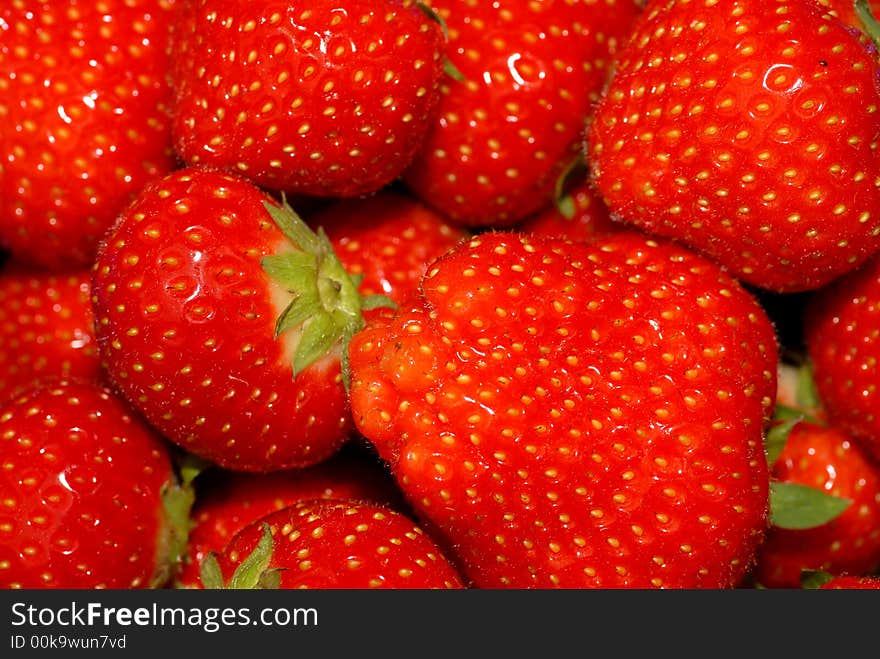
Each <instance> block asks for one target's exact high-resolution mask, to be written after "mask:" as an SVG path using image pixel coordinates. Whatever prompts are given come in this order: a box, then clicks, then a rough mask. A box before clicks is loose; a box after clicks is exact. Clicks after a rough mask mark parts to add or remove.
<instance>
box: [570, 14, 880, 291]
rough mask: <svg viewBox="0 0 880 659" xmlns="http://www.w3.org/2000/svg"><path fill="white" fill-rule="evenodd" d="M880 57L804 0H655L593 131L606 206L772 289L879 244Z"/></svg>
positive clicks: (839, 265)
mask: <svg viewBox="0 0 880 659" xmlns="http://www.w3.org/2000/svg"><path fill="white" fill-rule="evenodd" d="M878 106H880V62H878V54H877V49H876V48H875V47H874V46H873V45H872V44H870V42H869V40H868V38H867V37H866V36H865V35H863V34H859V33H857V32H856V31H854V30H852V29H850V28H848V27H846V26H844V25H843V24H842V23H840V22H839V21H836V20H834V19H833V18H831V17H829V16H827V15H823V13H822V11H821V10H820V9H819V8H817V7H816V5H815V4H814V3H810V2H803V1H802V0H773V1H772V2H769V3H768V2H767V1H766V0H718V1H714V0H713V1H712V2H692V1H690V0H653V1H652V2H649V3H648V5H647V6H646V8H645V10H644V12H643V13H642V15H641V16H640V17H639V20H638V22H637V25H636V27H635V29H634V31H633V34H632V36H631V38H630V39H629V40H628V41H627V42H626V43H625V44H624V45H623V46H622V47H621V49H620V52H619V58H618V61H617V66H616V67H615V72H614V76H613V78H612V80H611V81H610V83H609V85H608V86H607V87H606V89H605V91H604V93H603V96H602V99H601V100H600V101H599V103H598V105H597V108H596V111H595V113H594V115H593V119H592V121H591V123H590V128H589V131H588V133H587V138H586V139H587V150H588V151H587V158H588V161H589V163H590V166H591V169H592V177H593V180H594V182H595V184H596V186H597V187H598V189H599V191H600V193H601V194H602V196H603V197H604V198H605V200H606V202H607V204H608V206H609V208H610V210H611V212H612V213H613V214H614V215H616V216H619V217H620V219H621V220H622V221H624V222H627V223H630V224H632V225H633V226H636V227H639V228H641V229H643V230H645V231H647V232H649V233H654V234H658V235H663V236H667V237H670V238H674V239H676V240H679V241H681V242H683V243H685V244H687V245H689V246H690V247H692V248H693V249H696V250H698V251H701V252H702V253H703V254H704V255H707V256H709V257H710V258H712V259H713V260H715V261H716V262H718V263H719V264H721V265H722V266H724V267H726V268H727V269H728V270H729V271H730V272H731V274H733V275H735V276H737V277H739V278H740V279H742V280H743V281H745V282H747V283H750V284H752V285H754V286H757V287H761V288H765V289H768V290H773V291H777V292H795V291H803V290H812V289H816V288H819V287H820V286H822V285H823V284H825V283H828V282H830V281H831V280H832V279H834V278H835V277H837V276H840V275H841V274H843V273H845V272H848V271H850V270H852V269H853V268H855V267H857V266H858V265H859V264H860V263H862V262H864V261H865V260H867V259H868V258H869V257H870V256H871V255H872V254H874V253H876V252H877V251H878V250H880V213H878V212H877V209H878V208H880V177H878V174H877V172H878V170H880V151H878V149H877V142H878V139H880V117H878V114H877V112H876V109H877V107H878Z"/></svg>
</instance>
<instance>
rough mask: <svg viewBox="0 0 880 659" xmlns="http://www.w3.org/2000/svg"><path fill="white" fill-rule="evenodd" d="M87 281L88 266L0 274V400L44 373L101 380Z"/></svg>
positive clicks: (8, 270)
mask: <svg viewBox="0 0 880 659" xmlns="http://www.w3.org/2000/svg"><path fill="white" fill-rule="evenodd" d="M90 280H91V272H90V271H89V270H88V269H82V270H74V271H70V272H67V273H60V272H59V273H54V272H44V271H41V270H36V271H31V270H28V269H21V268H17V267H16V268H7V269H6V270H4V271H3V273H2V274H0V399H5V398H9V397H11V396H12V395H14V393H15V392H16V391H17V390H18V389H19V388H21V387H25V386H28V385H29V384H31V383H32V382H33V381H35V380H38V379H40V378H42V377H47V376H60V377H78V378H85V379H92V380H95V381H100V380H102V379H103V371H102V369H101V363H100V361H99V360H98V349H97V346H96V344H95V327H94V315H93V313H92V304H91V297H90V293H89V291H90Z"/></svg>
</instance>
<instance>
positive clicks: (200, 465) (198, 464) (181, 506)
mask: <svg viewBox="0 0 880 659" xmlns="http://www.w3.org/2000/svg"><path fill="white" fill-rule="evenodd" d="M207 464H208V463H206V462H205V461H204V460H202V459H201V458H198V457H197V456H195V455H192V454H189V453H185V452H180V454H179V455H175V471H176V474H175V477H174V478H173V479H172V480H169V481H168V482H166V483H165V485H164V487H163V488H162V492H161V496H162V513H163V514H162V526H161V528H160V531H159V543H158V558H157V561H156V564H157V566H158V569H157V571H156V573H155V574H154V575H153V578H152V579H151V582H150V586H151V587H152V588H162V587H164V586H166V585H167V584H169V583H171V581H172V579H173V578H174V577H175V576H176V572H177V569H178V568H179V566H180V565H181V564H182V561H183V560H184V556H185V555H186V550H187V546H188V542H189V532H190V529H191V528H192V517H191V512H192V507H193V504H194V503H195V500H196V490H195V485H194V483H193V481H194V479H195V477H196V476H198V474H199V473H201V472H202V471H203V470H204V469H205V467H206V466H207Z"/></svg>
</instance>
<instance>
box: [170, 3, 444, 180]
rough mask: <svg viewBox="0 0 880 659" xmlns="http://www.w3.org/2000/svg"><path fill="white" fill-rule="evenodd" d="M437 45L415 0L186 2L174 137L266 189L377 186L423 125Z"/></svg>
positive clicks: (433, 89)
mask: <svg viewBox="0 0 880 659" xmlns="http://www.w3.org/2000/svg"><path fill="white" fill-rule="evenodd" d="M231 31H232V33H234V34H235V38H234V39H230V32H231ZM233 53H234V55H233ZM442 55H443V34H442V30H441V28H440V25H439V24H438V23H437V22H435V21H434V20H432V19H430V18H429V17H428V16H427V15H426V14H425V13H424V12H423V11H422V10H421V9H419V8H418V7H417V6H416V3H415V2H413V1H412V0H354V1H350V2H339V1H338V0H317V1H314V0H310V1H309V2H301V1H298V2H289V3H277V2H269V1H268V0H258V1H254V0H223V1H222V2H213V1H212V2H207V1H204V0H203V1H198V0H192V1H190V0H187V1H186V2H184V3H183V12H182V17H181V19H180V20H179V22H178V25H177V29H176V38H175V46H174V63H175V65H174V69H173V73H172V79H173V84H174V89H175V108H174V124H173V125H174V136H175V147H176V149H177V152H178V153H179V154H180V155H181V157H182V158H183V159H184V160H185V161H186V162H187V163H189V164H201V165H206V166H210V167H216V168H221V169H224V170H227V171H230V172H233V173H235V174H238V175H241V176H245V177H248V178H249V179H250V180H252V181H254V182H255V183H257V184H258V185H260V186H262V187H266V188H269V189H272V190H279V191H285V192H295V193H302V194H308V195H315V196H322V197H325V196H329V197H349V196H356V195H359V194H364V193H369V192H374V191H376V190H378V189H379V188H381V187H383V186H384V185H386V184H388V183H390V182H391V181H392V180H393V179H395V178H396V177H397V176H398V175H399V174H400V173H401V171H402V170H403V169H404V168H405V167H406V166H407V165H408V164H409V162H410V161H411V160H412V158H413V156H414V154H415V151H416V149H417V148H418V145H419V143H420V142H421V140H422V137H423V135H424V133H425V131H426V130H427V127H428V118H429V117H431V116H432V115H433V112H434V108H435V106H436V104H437V100H438V98H439V84H440V78H441V76H442V74H443V73H442Z"/></svg>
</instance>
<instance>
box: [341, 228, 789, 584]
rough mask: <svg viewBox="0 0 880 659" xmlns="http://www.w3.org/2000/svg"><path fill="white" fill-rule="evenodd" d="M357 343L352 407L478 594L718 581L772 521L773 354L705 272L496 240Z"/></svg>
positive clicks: (579, 247)
mask: <svg viewBox="0 0 880 659" xmlns="http://www.w3.org/2000/svg"><path fill="white" fill-rule="evenodd" d="M419 300H420V301H419V302H414V303H411V304H409V305H407V306H401V307H400V308H399V309H398V311H397V312H396V315H395V316H394V317H392V318H390V319H389V318H383V319H377V320H374V321H372V322H371V323H370V324H369V325H368V327H367V328H366V329H365V330H363V331H362V332H360V333H358V334H357V335H356V336H355V337H354V339H353V341H352V343H351V346H350V363H351V373H352V380H351V382H352V384H351V405H352V413H353V416H354V419H355V422H356V424H357V425H358V428H359V429H360V431H361V432H362V433H363V434H364V436H365V437H367V438H368V439H369V440H370V441H371V442H373V444H374V445H375V446H376V448H377V450H378V452H379V454H380V455H381V456H382V457H383V458H384V459H385V460H386V461H387V462H388V463H389V465H390V467H391V470H392V473H393V474H394V475H395V477H396V479H397V481H398V483H400V485H401V488H402V489H403V491H404V493H405V495H406V496H407V499H408V500H409V502H410V504H411V505H412V506H413V509H414V511H415V513H416V514H417V515H418V516H419V517H420V518H422V519H426V520H429V521H430V523H431V524H432V525H433V526H434V527H436V528H437V530H438V532H439V533H441V534H442V536H443V538H444V542H446V543H448V546H451V547H454V548H455V551H456V554H457V556H458V557H459V559H460V560H461V563H462V565H463V566H464V567H463V570H464V571H465V573H466V575H467V577H468V578H469V579H471V580H472V581H473V583H474V584H475V585H476V586H477V587H489V588H493V587H512V588H553V587H560V588H655V587H657V588H661V587H665V588H698V587H703V588H721V587H731V586H732V585H734V584H735V583H737V582H738V580H739V579H740V578H741V576H742V575H743V574H744V573H745V572H746V571H747V570H748V568H749V567H750V564H751V562H752V561H753V557H754V552H755V551H756V549H757V547H758V545H759V543H760V541H761V539H762V536H763V532H764V529H765V527H766V523H767V517H766V506H767V493H768V479H767V471H766V460H765V459H764V456H763V450H762V429H763V425H764V419H766V418H767V416H768V415H769V412H770V409H771V407H772V401H773V400H774V398H773V396H774V395H775V377H774V373H775V364H776V361H777V348H776V345H775V337H774V334H773V328H772V326H771V324H770V323H769V321H768V319H767V318H766V316H765V315H764V313H763V311H762V309H761V308H760V307H759V305H758V304H757V302H756V301H755V300H754V299H753V298H752V297H751V296H749V295H748V294H747V293H746V292H745V291H744V290H743V289H742V288H740V287H739V285H738V284H737V282H736V281H735V280H733V279H731V278H729V277H728V276H727V275H726V274H724V273H723V272H722V271H721V270H720V269H719V268H718V267H717V266H716V265H715V264H713V263H711V262H709V261H707V260H705V259H703V258H702V257H699V256H697V255H695V254H693V253H691V252H689V251H688V250H686V249H684V248H681V247H677V246H674V245H671V244H667V243H663V242H654V241H651V240H648V239H647V238H645V237H644V236H640V235H638V234H635V233H632V232H621V233H619V234H615V235H614V236H608V237H604V238H603V239H597V240H595V241H593V242H590V243H571V242H565V241H551V240H541V239H538V238H531V239H529V238H527V237H524V236H522V235H520V234H513V233H505V232H488V233H485V234H482V235H481V236H478V237H476V238H474V239H473V240H471V241H469V242H468V243H466V244H462V245H461V246H460V247H457V248H455V249H453V250H452V251H451V252H449V253H447V254H446V255H445V256H444V257H442V258H441V259H439V260H438V261H436V262H435V263H434V264H433V265H432V266H430V267H429V271H428V275H427V276H426V278H425V280H423V283H422V286H421V294H420V297H419Z"/></svg>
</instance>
